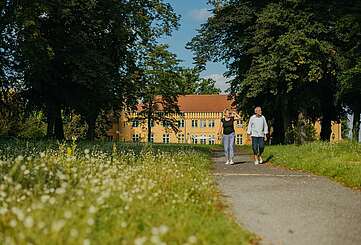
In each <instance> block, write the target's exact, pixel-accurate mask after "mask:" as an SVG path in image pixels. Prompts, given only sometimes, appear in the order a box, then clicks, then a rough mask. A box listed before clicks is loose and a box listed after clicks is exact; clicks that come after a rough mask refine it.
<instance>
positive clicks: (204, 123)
mask: <svg viewBox="0 0 361 245" xmlns="http://www.w3.org/2000/svg"><path fill="white" fill-rule="evenodd" d="M200 127H201V128H206V127H207V121H206V120H201V121H200Z"/></svg>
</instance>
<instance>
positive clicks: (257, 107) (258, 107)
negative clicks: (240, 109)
mask: <svg viewBox="0 0 361 245" xmlns="http://www.w3.org/2000/svg"><path fill="white" fill-rule="evenodd" d="M257 109H261V110H262V108H261V107H260V106H256V107H255V108H254V111H256V110H257Z"/></svg>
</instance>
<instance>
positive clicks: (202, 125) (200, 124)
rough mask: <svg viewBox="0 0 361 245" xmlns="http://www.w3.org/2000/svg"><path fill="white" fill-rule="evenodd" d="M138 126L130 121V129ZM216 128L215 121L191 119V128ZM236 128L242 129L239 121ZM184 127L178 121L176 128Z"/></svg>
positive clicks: (136, 122)
mask: <svg viewBox="0 0 361 245" xmlns="http://www.w3.org/2000/svg"><path fill="white" fill-rule="evenodd" d="M139 125H140V122H139V121H138V120H132V127H133V128H138V127H139ZM162 125H163V127H165V128H169V127H170V125H171V123H170V122H169V121H164V122H163V123H162ZM215 126H216V121H215V120H213V119H212V120H208V121H207V120H197V119H193V120H192V128H198V127H200V128H206V127H208V128H214V127H215ZM236 126H237V127H239V128H242V122H241V121H237V124H236ZM151 127H154V121H151ZM184 127H185V120H184V119H181V120H178V128H184Z"/></svg>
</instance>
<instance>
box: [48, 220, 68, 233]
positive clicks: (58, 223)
mask: <svg viewBox="0 0 361 245" xmlns="http://www.w3.org/2000/svg"><path fill="white" fill-rule="evenodd" d="M64 225H65V220H63V219H61V220H57V221H54V222H53V223H52V225H51V230H52V231H53V232H59V231H60V230H61V229H62V228H63V227H64Z"/></svg>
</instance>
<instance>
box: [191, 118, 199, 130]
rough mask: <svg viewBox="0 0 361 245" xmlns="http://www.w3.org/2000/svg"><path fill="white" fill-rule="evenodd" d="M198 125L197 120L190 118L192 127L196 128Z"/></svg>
mask: <svg viewBox="0 0 361 245" xmlns="http://www.w3.org/2000/svg"><path fill="white" fill-rule="evenodd" d="M197 127H198V120H194V119H193V120H192V128H197Z"/></svg>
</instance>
